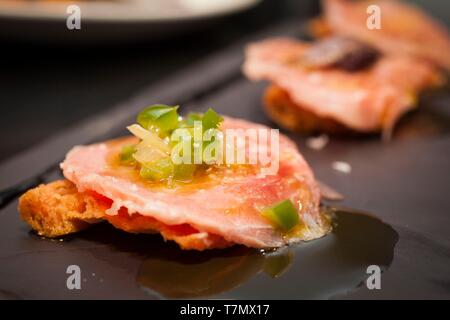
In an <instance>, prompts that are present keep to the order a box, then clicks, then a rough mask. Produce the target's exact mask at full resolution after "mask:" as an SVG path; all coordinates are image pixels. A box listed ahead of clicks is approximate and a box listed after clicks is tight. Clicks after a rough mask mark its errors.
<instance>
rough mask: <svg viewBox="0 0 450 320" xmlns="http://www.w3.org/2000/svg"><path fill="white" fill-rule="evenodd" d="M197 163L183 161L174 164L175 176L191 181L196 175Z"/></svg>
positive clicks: (179, 179)
mask: <svg viewBox="0 0 450 320" xmlns="http://www.w3.org/2000/svg"><path fill="white" fill-rule="evenodd" d="M196 167H197V166H196V165H195V164H187V163H181V164H176V165H175V166H174V171H173V178H174V179H175V180H178V181H184V182H189V181H191V180H192V178H193V177H194V173H195V169H196Z"/></svg>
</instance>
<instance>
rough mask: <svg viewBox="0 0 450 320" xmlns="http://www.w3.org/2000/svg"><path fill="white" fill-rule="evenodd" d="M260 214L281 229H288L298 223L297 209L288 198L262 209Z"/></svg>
mask: <svg viewBox="0 0 450 320" xmlns="http://www.w3.org/2000/svg"><path fill="white" fill-rule="evenodd" d="M261 214H262V215H263V216H264V217H265V218H267V219H268V220H269V221H270V222H271V223H272V224H273V225H274V226H275V227H277V228H279V229H281V230H283V231H289V230H291V229H292V228H293V227H295V226H296V225H297V224H298V223H299V217H298V212H297V209H296V208H295V206H294V204H293V203H292V201H291V200H289V199H286V200H283V201H280V202H278V203H276V204H274V205H272V206H270V207H267V208H265V209H263V210H262V212H261Z"/></svg>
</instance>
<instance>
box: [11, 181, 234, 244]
mask: <svg viewBox="0 0 450 320" xmlns="http://www.w3.org/2000/svg"><path fill="white" fill-rule="evenodd" d="M110 205H111V201H110V200H109V199H106V198H103V197H101V196H100V195H95V194H90V193H87V192H85V193H81V192H78V190H77V188H76V186H75V185H74V184H73V183H72V182H70V181H68V180H58V181H55V182H51V183H49V184H43V185H40V186H38V187H37V188H34V189H31V190H28V191H27V192H26V193H25V194H23V195H22V196H21V197H20V199H19V206H18V210H19V212H20V216H21V217H22V219H23V220H25V221H26V222H27V223H28V224H29V225H30V226H31V228H32V229H34V230H35V231H36V232H37V233H38V234H39V235H40V236H44V237H48V238H56V237H61V236H64V235H67V234H71V233H75V232H79V231H82V230H84V229H86V228H88V227H90V226H91V225H93V224H96V223H98V222H101V221H104V220H106V221H108V222H109V223H111V224H112V225H113V226H114V227H116V228H118V229H121V230H123V231H126V232H130V233H160V234H161V235H162V236H163V238H164V239H165V240H173V241H175V242H176V243H178V245H179V246H180V247H181V248H182V249H195V250H205V249H211V248H226V247H230V246H232V245H233V243H231V242H228V241H226V240H225V239H223V238H222V237H221V236H218V235H215V234H209V233H206V232H199V231H197V230H196V229H194V228H192V227H190V226H189V225H175V226H169V225H166V224H164V223H162V222H160V221H158V220H156V219H154V218H151V217H146V216H142V215H140V214H132V215H129V214H128V212H127V211H126V210H123V209H121V210H120V212H119V214H117V215H107V214H106V213H105V211H106V210H108V208H109V207H110Z"/></svg>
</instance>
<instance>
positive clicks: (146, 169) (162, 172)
mask: <svg viewBox="0 0 450 320" xmlns="http://www.w3.org/2000/svg"><path fill="white" fill-rule="evenodd" d="M173 172H174V166H173V163H172V161H171V159H170V158H164V159H160V160H157V161H155V162H152V163H147V164H145V165H143V166H142V167H141V170H140V175H141V177H142V178H144V179H147V180H153V181H160V180H164V179H168V178H169V177H170V176H171V175H172V174H173Z"/></svg>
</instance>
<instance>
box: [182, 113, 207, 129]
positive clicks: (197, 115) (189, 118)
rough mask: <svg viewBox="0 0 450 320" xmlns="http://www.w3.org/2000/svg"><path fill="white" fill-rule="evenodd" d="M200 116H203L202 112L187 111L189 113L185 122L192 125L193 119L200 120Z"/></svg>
mask: <svg viewBox="0 0 450 320" xmlns="http://www.w3.org/2000/svg"><path fill="white" fill-rule="evenodd" d="M202 118H203V114H201V113H199V112H191V113H189V115H188V116H187V118H186V123H187V124H188V125H189V126H193V125H194V121H202Z"/></svg>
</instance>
